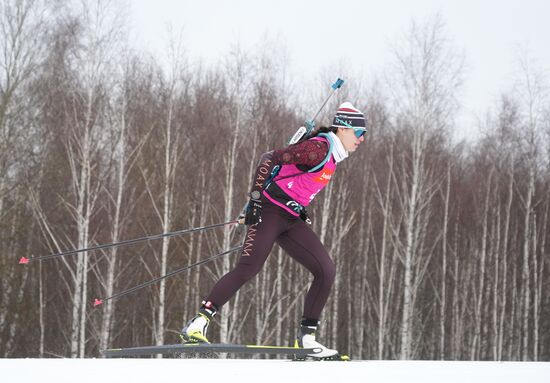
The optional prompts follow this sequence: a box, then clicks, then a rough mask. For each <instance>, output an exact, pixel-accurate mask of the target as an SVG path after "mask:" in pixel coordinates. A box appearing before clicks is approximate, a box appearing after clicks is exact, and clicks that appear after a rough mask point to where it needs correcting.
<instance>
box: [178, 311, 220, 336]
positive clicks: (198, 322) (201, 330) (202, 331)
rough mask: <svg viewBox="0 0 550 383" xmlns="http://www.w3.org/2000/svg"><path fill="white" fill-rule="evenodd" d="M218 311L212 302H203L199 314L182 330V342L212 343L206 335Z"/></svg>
mask: <svg viewBox="0 0 550 383" xmlns="http://www.w3.org/2000/svg"><path fill="white" fill-rule="evenodd" d="M217 311H218V310H217V308H216V306H215V305H214V304H213V303H212V302H210V301H208V302H202V306H201V308H200V309H199V312H198V313H197V315H196V316H195V317H194V318H193V319H191V320H190V321H189V323H187V325H185V327H184V328H183V329H182V330H181V333H180V338H181V340H182V342H183V343H210V342H209V341H208V338H207V337H206V331H207V330H208V325H209V324H210V321H211V320H212V318H213V317H214V315H216V312H217Z"/></svg>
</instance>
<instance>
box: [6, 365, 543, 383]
mask: <svg viewBox="0 0 550 383" xmlns="http://www.w3.org/2000/svg"><path fill="white" fill-rule="evenodd" d="M203 374H204V378H198V376H200V375H203ZM197 381H205V382H222V383H225V382H258V383H264V382H277V383H287V382H304V383H305V382H313V383H320V382H331V383H344V382H346V383H347V382H366V383H379V382H380V383H382V382H383V383H393V382H407V383H413V382H419V383H420V382H422V383H431V382H434V383H435V382H437V383H454V382H467V383H473V382H480V383H481V382H483V383H492V382H494V383H508V382H518V383H520V382H521V383H543V382H544V383H549V382H550V362H538V363H535V362H502V363H498V362H439V361H434V362H432V361H407V362H402V361H353V362H292V361H281V360H244V359H240V360H236V359H233V360H230V359H218V360H208V359H0V382H2V383H26V382H33V383H36V382H38V383H50V382H51V383H69V382H70V383H75V382H78V383H107V382H117V383H123V382H130V383H138V382H148V383H150V382H162V383H164V382H166V383H171V382H197Z"/></svg>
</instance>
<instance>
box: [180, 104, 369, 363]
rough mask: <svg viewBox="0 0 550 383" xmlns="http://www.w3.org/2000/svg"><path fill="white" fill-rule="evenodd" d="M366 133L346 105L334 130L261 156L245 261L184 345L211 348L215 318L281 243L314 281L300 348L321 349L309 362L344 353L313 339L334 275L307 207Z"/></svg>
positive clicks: (191, 327) (186, 331) (247, 218)
mask: <svg viewBox="0 0 550 383" xmlns="http://www.w3.org/2000/svg"><path fill="white" fill-rule="evenodd" d="M366 131H367V129H366V123H365V117H364V115H363V113H361V112H360V111H359V110H358V109H356V108H355V107H354V106H353V105H352V104H351V103H349V102H345V103H343V104H342V105H341V106H340V107H339V108H338V111H337V112H336V114H335V116H334V119H333V123H332V125H331V126H330V127H329V128H325V127H323V128H320V129H319V130H318V131H315V132H314V133H313V134H312V135H310V136H309V137H306V138H305V139H303V140H301V141H300V142H298V143H296V144H294V145H290V146H289V147H287V148H285V149H281V150H274V151H271V152H268V153H265V154H263V155H262V157H261V159H260V163H259V165H258V167H257V169H256V174H255V177H254V185H253V187H252V190H251V192H250V201H249V204H248V207H247V209H246V213H245V215H244V217H243V218H244V223H245V224H246V225H248V231H247V234H246V241H245V243H244V246H243V250H242V253H241V255H240V259H239V261H238V263H237V265H236V267H235V268H234V269H233V270H232V271H230V272H229V273H227V274H226V275H224V276H223V277H222V278H221V279H220V280H219V281H218V282H217V283H216V284H215V286H214V288H213V289H212V291H211V292H210V294H209V295H208V296H207V298H206V299H205V300H204V301H203V302H202V306H201V307H200V309H199V312H198V314H197V315H196V316H195V317H194V318H193V319H192V320H191V321H190V322H189V323H188V324H187V325H186V326H185V327H184V328H183V329H182V334H181V337H182V339H183V340H184V341H185V342H208V339H207V337H206V331H207V329H208V325H209V323H210V321H211V320H212V318H213V317H214V315H216V313H217V312H218V311H219V310H220V309H221V307H222V306H223V305H224V304H225V303H226V302H227V301H228V300H229V299H231V297H232V296H233V295H234V294H235V293H236V292H237V290H239V288H240V287H241V286H242V285H244V284H245V283H246V282H247V281H249V280H250V279H251V278H252V277H254V276H255V275H256V274H257V273H258V272H259V271H260V270H261V269H262V266H263V265H264V263H265V261H266V259H267V257H268V255H269V253H270V251H271V248H272V247H273V244H274V243H275V242H277V243H278V244H279V246H281V248H283V250H285V252H286V253H288V255H290V256H291V257H292V258H294V259H295V260H296V261H297V262H299V263H300V264H302V265H303V266H304V267H306V268H307V269H308V270H309V272H311V273H312V274H313V277H314V279H313V282H312V284H311V286H310V288H309V290H308V292H307V294H306V298H305V302H304V311H303V317H302V321H301V323H300V326H299V329H298V336H297V338H296V342H295V345H296V346H297V347H303V348H317V349H319V348H320V349H322V351H321V352H320V353H315V354H312V355H311V356H312V357H316V358H328V359H330V358H331V357H335V356H337V355H338V351H336V350H333V349H329V348H327V347H325V346H323V345H322V344H320V343H319V342H317V341H316V339H315V332H316V330H317V327H318V325H319V318H320V316H321V312H322V311H323V308H324V306H325V303H326V301H327V299H328V296H329V293H330V289H331V287H332V284H333V281H334V277H335V272H336V268H335V266H334V263H333V262H332V260H331V258H330V256H329V254H328V253H327V251H326V249H325V248H324V246H323V244H322V243H321V242H320V241H319V238H318V237H317V235H316V234H315V233H314V232H313V231H312V230H311V228H310V225H309V223H310V222H309V218H308V217H307V212H306V210H305V207H306V206H308V205H309V203H310V202H311V201H312V200H313V198H314V197H315V196H316V195H317V193H319V192H320V191H321V190H322V189H323V188H324V187H325V186H326V185H327V184H328V183H329V182H330V180H331V178H332V176H333V174H334V171H335V170H336V166H337V164H338V163H339V162H341V161H343V160H344V159H346V158H347V157H348V155H349V153H352V152H354V151H355V150H357V148H358V147H359V145H360V144H361V143H362V142H363V141H364V140H365V137H364V135H365V133H366ZM274 169H275V172H274ZM274 173H276V175H275V176H274V177H273V175H272V174H274Z"/></svg>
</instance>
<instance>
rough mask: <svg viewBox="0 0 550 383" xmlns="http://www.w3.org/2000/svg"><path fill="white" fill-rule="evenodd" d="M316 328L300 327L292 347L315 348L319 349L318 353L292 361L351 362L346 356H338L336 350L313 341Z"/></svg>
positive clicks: (297, 357) (296, 357)
mask: <svg viewBox="0 0 550 383" xmlns="http://www.w3.org/2000/svg"><path fill="white" fill-rule="evenodd" d="M316 330H317V326H307V325H303V324H302V325H300V330H299V331H298V337H297V338H296V341H295V342H294V347H300V348H316V349H321V351H320V352H317V353H314V354H308V355H306V356H295V357H294V360H296V361H303V360H308V359H309V360H341V361H349V360H351V359H350V358H349V356H347V355H340V354H339V353H338V351H337V350H332V349H330V348H327V347H325V346H323V345H322V344H321V343H319V342H317V341H316V340H315V331H316Z"/></svg>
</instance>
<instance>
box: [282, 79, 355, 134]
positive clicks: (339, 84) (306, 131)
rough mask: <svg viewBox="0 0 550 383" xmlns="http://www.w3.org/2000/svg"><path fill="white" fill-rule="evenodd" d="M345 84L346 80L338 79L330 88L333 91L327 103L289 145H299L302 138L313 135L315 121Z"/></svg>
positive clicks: (298, 131)
mask: <svg viewBox="0 0 550 383" xmlns="http://www.w3.org/2000/svg"><path fill="white" fill-rule="evenodd" d="M343 84H344V80H342V79H341V78H338V79H336V81H335V82H334V84H332V85H331V86H330V87H331V89H332V91H331V92H330V93H329V95H328V96H327V98H325V101H324V102H323V104H322V105H321V107H320V108H319V110H318V111H317V113H315V115H314V116H313V118H312V119H311V120H307V121H306V126H301V127H300V129H298V130H297V131H296V133H294V135H293V136H292V137H291V138H290V140H289V141H288V145H292V144H295V143H297V142H298V141H300V138H302V137H304V136H306V135H308V134H309V133H311V131H312V130H313V129H314V128H315V119H316V118H317V116H318V115H319V113H321V111H322V110H323V108H324V107H325V105H326V104H327V102H328V100H330V99H331V97H332V96H333V95H334V93H336V90H338V89H340V88H341V87H342V85H343Z"/></svg>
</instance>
